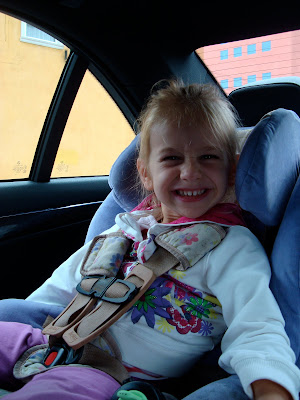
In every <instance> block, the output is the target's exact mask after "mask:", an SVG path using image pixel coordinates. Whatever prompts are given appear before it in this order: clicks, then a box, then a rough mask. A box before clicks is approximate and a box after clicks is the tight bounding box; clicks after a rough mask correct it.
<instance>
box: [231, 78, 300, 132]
mask: <svg viewBox="0 0 300 400" xmlns="http://www.w3.org/2000/svg"><path fill="white" fill-rule="evenodd" d="M283 79H286V82H273V83H270V84H263V85H253V86H245V87H241V88H238V89H236V90H234V91H233V92H231V93H230V94H229V96H228V98H229V100H230V102H231V103H232V104H233V106H234V107H235V108H236V110H237V112H238V114H239V117H240V120H241V122H242V124H243V125H244V126H254V125H256V124H257V123H258V122H259V120H260V119H261V118H262V117H263V116H264V115H265V114H267V113H268V112H270V111H273V110H276V109H278V108H285V109H288V110H293V111H295V112H296V113H297V114H298V115H299V116H300V103H299V99H300V79H299V78H294V79H293V80H291V79H290V81H289V78H283Z"/></svg>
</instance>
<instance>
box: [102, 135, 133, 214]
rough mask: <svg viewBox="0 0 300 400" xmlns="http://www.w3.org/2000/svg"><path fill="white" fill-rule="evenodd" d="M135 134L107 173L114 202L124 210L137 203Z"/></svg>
mask: <svg viewBox="0 0 300 400" xmlns="http://www.w3.org/2000/svg"><path fill="white" fill-rule="evenodd" d="M138 141H139V135H137V136H136V137H135V138H134V140H133V141H132V142H131V143H130V145H129V146H128V147H127V148H126V149H125V150H124V151H123V152H122V153H121V154H120V155H119V157H118V158H117V160H116V161H115V162H114V164H113V166H112V168H111V170H110V174H109V180H108V183H109V186H110V187H111V189H112V195H113V198H114V200H115V201H116V203H117V204H118V205H119V206H120V207H121V208H123V209H124V210H125V211H131V210H132V209H133V208H135V207H136V206H137V205H138V203H139V197H140V196H139V193H138V190H137V188H136V159H137V156H138Z"/></svg>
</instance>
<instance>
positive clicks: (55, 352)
mask: <svg viewBox="0 0 300 400" xmlns="http://www.w3.org/2000/svg"><path fill="white" fill-rule="evenodd" d="M82 353H83V347H82V348H80V349H78V350H74V349H72V348H71V347H70V346H68V345H67V344H66V343H61V344H57V345H54V346H52V347H49V348H48V350H47V351H46V354H45V356H44V360H43V363H44V365H45V367H47V368H50V367H55V366H56V365H69V364H76V363H77V362H78V361H79V359H80V358H81V356H82Z"/></svg>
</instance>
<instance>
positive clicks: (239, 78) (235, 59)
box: [196, 30, 300, 94]
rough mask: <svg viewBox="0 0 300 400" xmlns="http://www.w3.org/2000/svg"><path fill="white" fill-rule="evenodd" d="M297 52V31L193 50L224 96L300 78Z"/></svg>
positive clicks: (299, 45)
mask: <svg viewBox="0 0 300 400" xmlns="http://www.w3.org/2000/svg"><path fill="white" fill-rule="evenodd" d="M299 52H300V30H296V31H290V32H283V33H278V34H274V35H268V36H262V37H257V38H252V39H247V40H240V41H236V42H230V43H221V44H216V45H212V46H206V47H202V48H199V49H197V50H196V53H197V54H198V55H199V56H200V58H201V59H202V60H203V61H204V62H205V64H206V65H207V66H208V68H209V69H210V71H211V72H212V74H213V75H214V77H215V78H216V79H217V81H218V82H219V83H220V85H221V86H222V88H223V89H224V91H225V92H226V93H227V94H229V93H230V92H231V91H232V90H234V89H236V88H238V87H240V86H244V85H247V84H253V83H255V82H258V81H262V80H266V79H273V78H280V77H286V76H298V77H300V58H299V56H298V55H299Z"/></svg>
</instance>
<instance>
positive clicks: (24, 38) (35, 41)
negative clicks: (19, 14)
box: [20, 21, 65, 49]
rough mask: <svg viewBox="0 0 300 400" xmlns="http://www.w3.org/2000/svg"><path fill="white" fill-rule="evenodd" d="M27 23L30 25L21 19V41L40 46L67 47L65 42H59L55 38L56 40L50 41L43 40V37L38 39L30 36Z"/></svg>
mask: <svg viewBox="0 0 300 400" xmlns="http://www.w3.org/2000/svg"><path fill="white" fill-rule="evenodd" d="M27 25H28V23H27V22H24V21H21V36H20V41H21V42H25V43H31V44H37V45H39V46H45V47H53V48H55V49H63V48H64V47H65V46H64V44H63V43H61V42H59V41H58V40H57V39H55V38H53V39H54V42H50V41H48V40H43V39H38V38H33V37H30V36H27ZM32 26H33V25H32ZM37 29H38V28H37Z"/></svg>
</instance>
